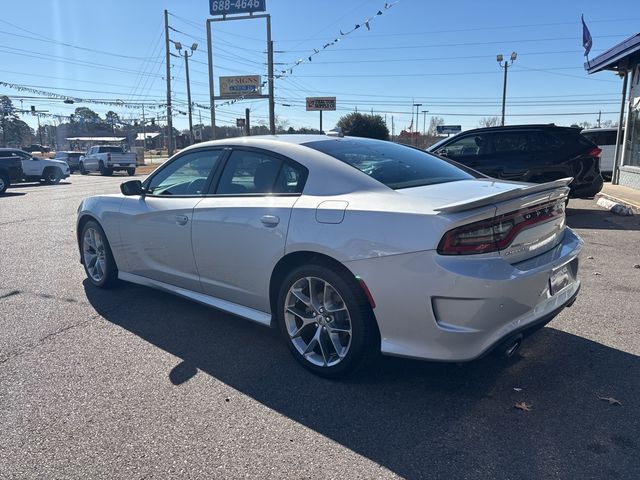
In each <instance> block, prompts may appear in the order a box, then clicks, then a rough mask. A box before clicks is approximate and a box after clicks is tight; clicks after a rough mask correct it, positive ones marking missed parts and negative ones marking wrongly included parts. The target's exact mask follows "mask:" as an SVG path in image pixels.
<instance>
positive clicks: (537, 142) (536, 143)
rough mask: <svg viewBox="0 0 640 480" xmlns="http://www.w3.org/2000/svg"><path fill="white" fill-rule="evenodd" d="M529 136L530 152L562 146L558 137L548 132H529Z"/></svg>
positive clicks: (528, 148) (544, 150) (528, 147)
mask: <svg viewBox="0 0 640 480" xmlns="http://www.w3.org/2000/svg"><path fill="white" fill-rule="evenodd" d="M528 137H529V140H528V142H527V150H528V151H530V152H548V151H550V150H555V149H557V148H561V147H562V144H561V143H560V141H559V140H558V139H556V138H555V137H553V136H552V135H549V134H548V133H546V132H529V133H528Z"/></svg>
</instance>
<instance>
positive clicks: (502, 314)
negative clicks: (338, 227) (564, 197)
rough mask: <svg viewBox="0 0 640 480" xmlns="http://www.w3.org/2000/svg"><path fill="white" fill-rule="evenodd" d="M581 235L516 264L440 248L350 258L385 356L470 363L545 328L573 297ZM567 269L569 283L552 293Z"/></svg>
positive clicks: (569, 235) (349, 264) (567, 232)
mask: <svg viewBox="0 0 640 480" xmlns="http://www.w3.org/2000/svg"><path fill="white" fill-rule="evenodd" d="M582 244H583V242H582V240H581V239H580V238H579V237H577V236H576V235H575V234H574V233H573V232H572V231H571V230H570V229H566V230H565V233H564V236H563V240H562V242H561V243H560V244H558V245H557V246H556V247H554V248H553V249H551V250H549V251H548V252H545V253H543V254H541V255H538V256H537V257H534V258H531V259H528V260H525V261H523V262H520V263H517V264H513V265H512V264H510V263H509V262H507V261H505V260H504V259H503V258H501V257H500V256H499V255H497V254H495V255H493V254H490V255H482V256H479V255H477V256H476V255H474V256H441V255H438V254H437V253H436V252H434V251H425V252H416V253H411V254H405V255H394V256H388V257H380V258H376V259H367V260H358V261H354V262H347V263H346V265H347V267H348V268H350V269H351V271H352V272H353V273H354V274H356V275H358V276H360V277H361V278H362V279H363V280H364V281H365V283H366V284H367V286H368V288H369V290H370V291H371V294H372V296H373V299H374V300H375V302H376V305H377V306H376V308H375V310H374V313H375V315H376V320H377V322H378V326H379V329H380V335H381V339H382V343H381V350H382V352H383V353H385V354H389V355H397V356H403V357H412V358H421V359H430V360H439V361H456V362H460V361H469V360H473V359H475V358H478V357H480V356H482V355H483V354H485V353H486V352H488V351H490V350H491V349H492V348H494V347H495V346H496V345H497V344H499V343H500V342H501V341H503V340H504V339H505V338H506V337H509V336H511V335H513V334H515V333H518V332H521V331H528V330H529V329H531V328H536V327H537V328H540V327H539V326H543V325H544V324H546V323H548V322H549V321H550V320H551V319H552V318H553V317H555V316H556V315H557V314H558V313H559V312H560V311H561V310H562V309H563V308H564V307H565V306H567V305H568V304H570V303H571V302H573V301H574V300H575V297H576V295H577V293H578V290H579V288H580V282H579V280H578V279H577V264H578V256H579V253H580V251H581V249H582ZM563 266H568V269H569V270H571V272H572V278H571V280H570V281H569V282H568V283H567V284H566V285H565V286H564V287H563V288H562V289H561V290H560V291H558V292H555V293H554V294H552V293H551V291H550V281H549V280H550V277H551V275H552V274H553V273H554V272H555V271H557V270H558V269H560V268H561V267H563Z"/></svg>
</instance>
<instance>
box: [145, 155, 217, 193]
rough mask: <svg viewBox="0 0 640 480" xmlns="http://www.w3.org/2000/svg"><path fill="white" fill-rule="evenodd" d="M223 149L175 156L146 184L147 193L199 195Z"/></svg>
mask: <svg viewBox="0 0 640 480" xmlns="http://www.w3.org/2000/svg"><path fill="white" fill-rule="evenodd" d="M222 152H223V150H200V151H195V152H190V153H187V154H185V155H183V156H181V157H179V158H176V159H175V160H173V161H172V162H171V163H169V164H167V165H166V166H164V167H163V168H162V169H161V170H159V171H158V173H156V174H155V175H154V176H153V177H151V179H150V180H149V182H148V183H147V185H146V190H147V193H148V194H149V195H187V196H200V195H202V194H203V193H204V192H203V191H204V188H205V186H206V184H207V179H208V178H209V175H210V174H211V172H212V171H213V170H214V169H215V167H216V166H217V165H218V162H219V161H220V158H221V156H222Z"/></svg>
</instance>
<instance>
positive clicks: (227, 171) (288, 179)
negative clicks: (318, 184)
mask: <svg viewBox="0 0 640 480" xmlns="http://www.w3.org/2000/svg"><path fill="white" fill-rule="evenodd" d="M305 177H306V175H305V169H304V168H303V167H302V166H300V165H296V164H294V163H293V162H291V163H289V162H285V161H284V160H282V159H281V158H279V157H275V156H273V155H270V154H268V153H265V152H261V151H253V150H234V151H233V152H232V153H231V155H230V157H229V159H228V160H227V163H226V165H225V167H224V169H223V171H222V174H221V175H220V180H219V181H218V187H217V189H216V191H215V193H216V194H219V195H242V194H274V193H276V194H277V193H301V192H302V188H303V187H304V179H305Z"/></svg>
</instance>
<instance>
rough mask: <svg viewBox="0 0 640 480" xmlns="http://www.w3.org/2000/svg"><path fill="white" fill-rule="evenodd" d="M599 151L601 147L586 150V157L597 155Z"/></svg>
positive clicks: (600, 151)
mask: <svg viewBox="0 0 640 480" xmlns="http://www.w3.org/2000/svg"><path fill="white" fill-rule="evenodd" d="M601 153H602V149H601V148H600V147H593V148H592V149H591V150H589V151H588V152H587V157H599V156H600V154H601Z"/></svg>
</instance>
